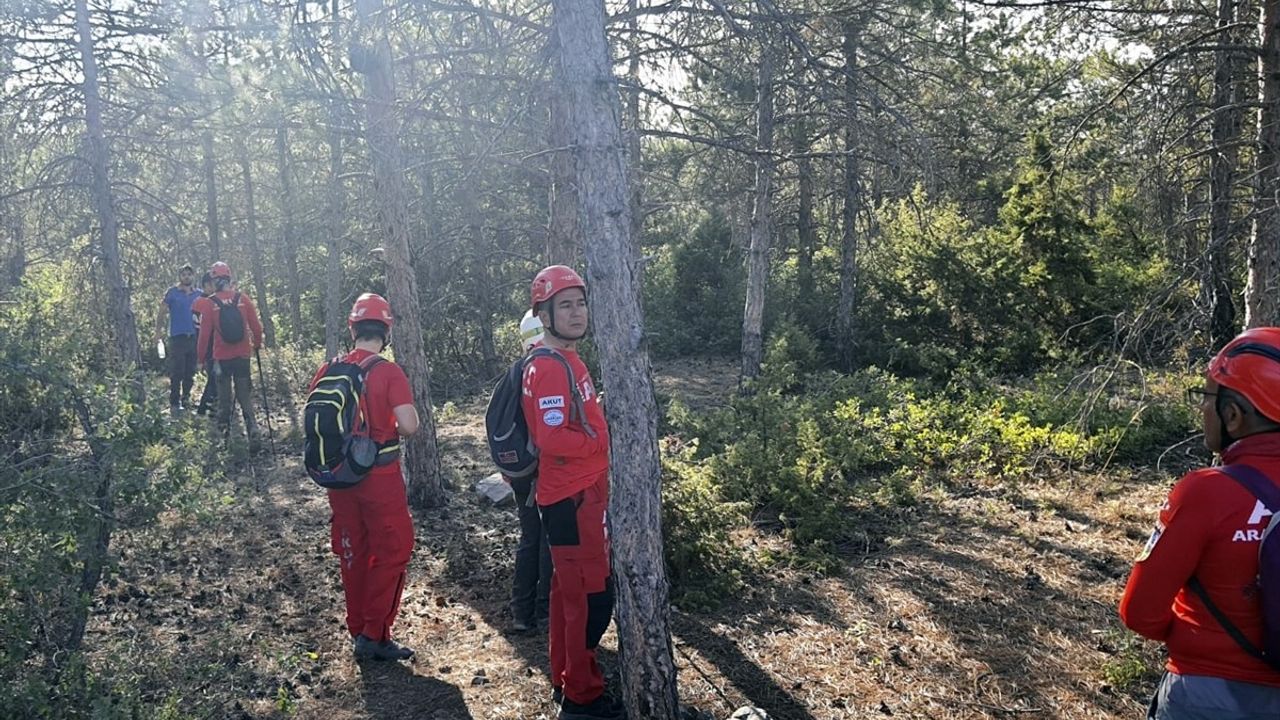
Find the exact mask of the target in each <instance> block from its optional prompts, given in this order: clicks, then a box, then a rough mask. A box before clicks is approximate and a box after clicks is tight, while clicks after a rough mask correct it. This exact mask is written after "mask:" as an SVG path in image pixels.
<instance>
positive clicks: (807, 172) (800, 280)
mask: <svg viewBox="0 0 1280 720" xmlns="http://www.w3.org/2000/svg"><path fill="white" fill-rule="evenodd" d="M796 128H797V129H796V134H795V152H796V155H797V156H798V159H797V160H796V174H797V175H798V186H799V188H798V191H799V203H798V207H797V211H796V285H797V287H798V290H799V298H798V299H799V305H800V307H801V308H809V306H810V305H811V303H812V302H813V253H814V251H815V250H816V249H817V247H818V226H817V223H816V222H814V219H813V160H812V159H810V158H809V157H807V156H806V153H808V152H809V151H810V150H811V149H812V148H810V146H809V129H808V127H807V126H806V125H805V124H804V123H797V124H796Z"/></svg>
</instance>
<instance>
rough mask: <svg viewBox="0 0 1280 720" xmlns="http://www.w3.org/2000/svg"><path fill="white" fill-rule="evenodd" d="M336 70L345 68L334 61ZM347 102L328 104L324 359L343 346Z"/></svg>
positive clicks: (337, 34)
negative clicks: (344, 123)
mask: <svg viewBox="0 0 1280 720" xmlns="http://www.w3.org/2000/svg"><path fill="white" fill-rule="evenodd" d="M338 2H339V0H333V3H332V5H331V10H330V15H331V16H332V17H331V24H330V32H331V33H332V43H333V47H334V53H335V55H336V54H338V53H340V52H341V51H340V50H339V48H340V47H341V37H342V34H341V30H342V9H341V6H340V5H339V4H338ZM333 64H334V67H339V66H341V64H342V60H341V57H340V56H339V57H335V58H334V61H333ZM343 102H344V100H341V99H338V98H334V99H332V100H330V102H329V178H328V183H329V206H328V208H327V210H328V214H327V217H326V220H327V222H326V223H325V226H326V228H325V230H326V234H325V254H326V257H325V273H324V279H325V287H324V352H325V357H336V356H337V354H338V348H339V347H341V346H342V321H343V316H344V313H343V312H342V246H343V242H342V241H343V232H342V228H343V221H344V218H345V215H346V212H345V210H346V204H347V198H346V194H345V193H344V192H343V188H342V134H341V133H340V132H339V130H338V128H339V127H341V125H342V119H343V112H342V109H343V106H342V103H343Z"/></svg>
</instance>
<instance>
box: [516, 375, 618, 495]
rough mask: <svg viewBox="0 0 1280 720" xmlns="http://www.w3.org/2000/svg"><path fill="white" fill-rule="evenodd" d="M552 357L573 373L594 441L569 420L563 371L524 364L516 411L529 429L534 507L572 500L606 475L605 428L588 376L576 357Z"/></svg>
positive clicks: (598, 403)
mask: <svg viewBox="0 0 1280 720" xmlns="http://www.w3.org/2000/svg"><path fill="white" fill-rule="evenodd" d="M557 352H559V353H560V354H561V355H562V356H564V358H565V359H566V360H568V361H569V366H570V367H572V368H573V376H574V378H575V379H576V380H577V382H578V391H579V392H580V393H582V401H583V403H582V404H583V410H584V413H585V415H586V419H587V423H588V424H589V425H590V426H591V429H592V430H593V431H595V437H591V436H590V435H588V434H587V432H586V430H585V429H584V428H583V426H582V423H581V422H579V421H578V420H576V419H570V416H571V413H570V411H569V409H570V405H571V404H572V403H573V397H572V395H571V394H570V392H569V374H568V373H566V372H565V371H564V366H563V365H561V364H560V363H559V362H557V361H556V359H555V358H550V357H534V358H533V359H532V360H530V361H529V363H528V364H527V365H525V369H524V384H523V389H524V396H523V397H522V398H521V409H522V410H523V411H524V416H525V419H526V420H527V421H528V423H529V437H530V439H531V440H532V441H533V445H534V447H536V448H538V455H539V459H538V490H537V496H538V497H537V502H538V504H539V505H553V504H555V503H557V502H560V501H561V500H564V499H565V498H567V497H572V496H573V495H576V494H577V493H579V492H582V491H583V490H585V489H586V488H588V487H589V486H591V485H592V484H594V483H596V482H599V481H600V480H601V479H602V478H607V477H608V475H609V427H608V426H607V425H606V424H605V420H604V409H603V408H601V407H600V398H599V397H598V396H597V395H596V389H595V384H594V383H592V382H591V374H590V373H589V372H587V366H586V365H584V364H583V363H582V359H581V358H579V357H578V353H576V352H574V351H572V350H557Z"/></svg>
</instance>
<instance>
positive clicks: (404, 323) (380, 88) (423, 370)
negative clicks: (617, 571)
mask: <svg viewBox="0 0 1280 720" xmlns="http://www.w3.org/2000/svg"><path fill="white" fill-rule="evenodd" d="M381 15H382V2H381V0H357V2H356V16H357V23H358V24H357V31H358V32H359V34H360V35H359V41H358V42H356V43H354V44H353V45H352V47H351V69H352V70H355V71H356V72H358V73H360V74H362V75H363V76H364V85H365V102H364V108H365V142H366V144H367V145H368V147H369V154H370V155H371V156H372V159H373V182H374V188H375V193H374V194H375V196H376V197H377V198H378V215H379V218H380V219H381V221H382V225H383V229H384V231H385V232H386V246H385V248H386V253H385V257H384V259H385V262H386V268H387V295H388V296H389V297H388V298H387V299H388V300H389V301H390V302H391V308H392V312H393V313H395V316H396V318H397V319H398V320H399V322H397V323H396V329H395V348H396V362H398V363H399V364H400V366H401V367H402V368H404V371H405V374H406V375H408V376H409V385H410V386H411V387H412V388H413V400H414V405H415V406H417V408H418V414H419V416H420V417H421V420H422V423H421V425H422V427H421V430H419V431H418V433H417V434H415V435H412V436H410V437H409V439H408V441H407V442H406V443H405V454H404V464H405V475H406V479H407V481H408V491H409V502H410V503H411V504H412V505H413V506H414V507H417V508H432V507H440V506H442V505H444V502H445V495H444V486H443V484H442V482H441V473H440V452H439V449H438V448H437V446H436V423H435V414H434V412H433V411H432V407H431V374H430V370H429V368H428V366H427V354H426V350H425V348H424V346H423V341H422V321H421V317H422V313H421V311H420V310H419V307H418V305H419V303H418V280H417V276H416V275H415V273H414V265H413V257H412V256H411V254H410V253H409V195H408V189H407V187H406V183H405V176H404V157H403V151H402V150H401V148H400V134H399V128H398V126H397V122H396V114H395V102H396V88H395V77H394V75H393V72H392V66H391V44H390V43H389V42H388V41H387V38H386V33H385V31H384V30H383V29H382V27H381V24H382V22H383V18H382V17H381Z"/></svg>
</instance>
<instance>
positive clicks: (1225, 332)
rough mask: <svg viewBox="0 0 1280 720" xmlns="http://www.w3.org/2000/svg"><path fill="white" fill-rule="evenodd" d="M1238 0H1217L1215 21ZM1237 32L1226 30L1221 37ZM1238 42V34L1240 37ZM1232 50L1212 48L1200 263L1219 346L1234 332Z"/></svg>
mask: <svg viewBox="0 0 1280 720" xmlns="http://www.w3.org/2000/svg"><path fill="white" fill-rule="evenodd" d="M1237 1H1238V0H1218V27H1226V26H1229V25H1231V24H1233V23H1234V22H1235V21H1236V2H1237ZM1236 35H1237V33H1231V34H1229V35H1228V36H1227V37H1226V38H1223V42H1224V43H1225V42H1227V41H1229V39H1230V38H1233V37H1235V36H1236ZM1241 44H1243V40H1242V41H1241ZM1238 56H1239V53H1238V51H1233V50H1231V49H1229V48H1223V49H1219V50H1217V51H1215V52H1214V73H1213V108H1214V116H1213V126H1212V130H1211V134H1210V139H1211V142H1212V143H1213V148H1214V151H1213V153H1212V154H1211V155H1210V159H1209V243H1208V245H1207V246H1206V248H1205V255H1204V261H1205V262H1204V266H1203V267H1202V268H1201V284H1200V293H1201V298H1202V301H1203V303H1204V305H1205V307H1207V308H1209V338H1210V344H1211V345H1212V346H1213V347H1215V348H1218V347H1222V346H1223V345H1225V344H1227V342H1228V341H1230V340H1231V338H1232V336H1234V335H1235V315H1236V313H1235V302H1234V298H1233V293H1232V291H1231V281H1230V271H1229V268H1228V265H1229V260H1228V258H1229V257H1230V250H1231V245H1232V242H1231V239H1232V224H1231V196H1232V187H1233V186H1234V185H1235V177H1236V160H1237V156H1238V152H1237V150H1236V147H1237V142H1236V141H1237V138H1238V137H1239V135H1240V124H1241V116H1242V112H1241V109H1240V106H1239V104H1238V97H1237V96H1238V95H1239V93H1238V92H1237V65H1238V60H1237V58H1238Z"/></svg>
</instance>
